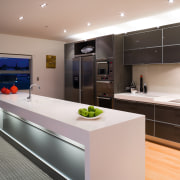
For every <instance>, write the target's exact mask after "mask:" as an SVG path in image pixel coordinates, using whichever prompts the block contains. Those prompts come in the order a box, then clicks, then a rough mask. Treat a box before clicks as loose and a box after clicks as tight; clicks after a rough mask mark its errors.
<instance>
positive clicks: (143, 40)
mask: <svg viewBox="0 0 180 180" xmlns="http://www.w3.org/2000/svg"><path fill="white" fill-rule="evenodd" d="M154 46H162V30H161V29H158V30H152V31H146V32H141V33H135V34H130V35H125V36H124V50H131V49H139V48H148V47H154Z"/></svg>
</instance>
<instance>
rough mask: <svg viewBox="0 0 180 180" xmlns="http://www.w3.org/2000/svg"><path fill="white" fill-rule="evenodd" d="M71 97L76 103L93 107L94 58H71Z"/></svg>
mask: <svg viewBox="0 0 180 180" xmlns="http://www.w3.org/2000/svg"><path fill="white" fill-rule="evenodd" d="M73 89H74V90H73V93H74V94H73V96H75V97H77V102H80V103H83V104H90V105H95V56H94V55H87V56H78V57H75V58H73Z"/></svg>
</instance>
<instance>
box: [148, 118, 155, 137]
mask: <svg viewBox="0 0 180 180" xmlns="http://www.w3.org/2000/svg"><path fill="white" fill-rule="evenodd" d="M154 124H155V121H154V120H148V119H146V134H148V135H151V136H154V133H155V132H154Z"/></svg>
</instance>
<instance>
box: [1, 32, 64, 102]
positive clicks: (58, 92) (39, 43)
mask: <svg viewBox="0 0 180 180" xmlns="http://www.w3.org/2000/svg"><path fill="white" fill-rule="evenodd" d="M0 53H13V54H28V55H32V57H33V60H32V61H33V65H32V69H33V74H32V82H33V83H37V84H39V85H40V87H41V89H40V90H38V89H37V88H34V89H33V93H34V94H39V95H43V96H49V97H54V98H60V99H63V98H64V42H60V41H53V40H46V39H38V38H29V37H22V36H13V35H5V34H0ZM46 55H55V56H56V69H46ZM37 76H38V77H39V79H40V80H39V81H37V80H36V79H37Z"/></svg>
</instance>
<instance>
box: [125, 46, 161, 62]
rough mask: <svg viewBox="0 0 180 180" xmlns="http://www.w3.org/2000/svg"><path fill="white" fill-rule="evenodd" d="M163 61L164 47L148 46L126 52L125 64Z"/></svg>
mask: <svg viewBox="0 0 180 180" xmlns="http://www.w3.org/2000/svg"><path fill="white" fill-rule="evenodd" d="M156 63H162V48H161V47H156V48H146V49H137V50H128V51H125V52H124V64H125V65H133V64H156Z"/></svg>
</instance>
